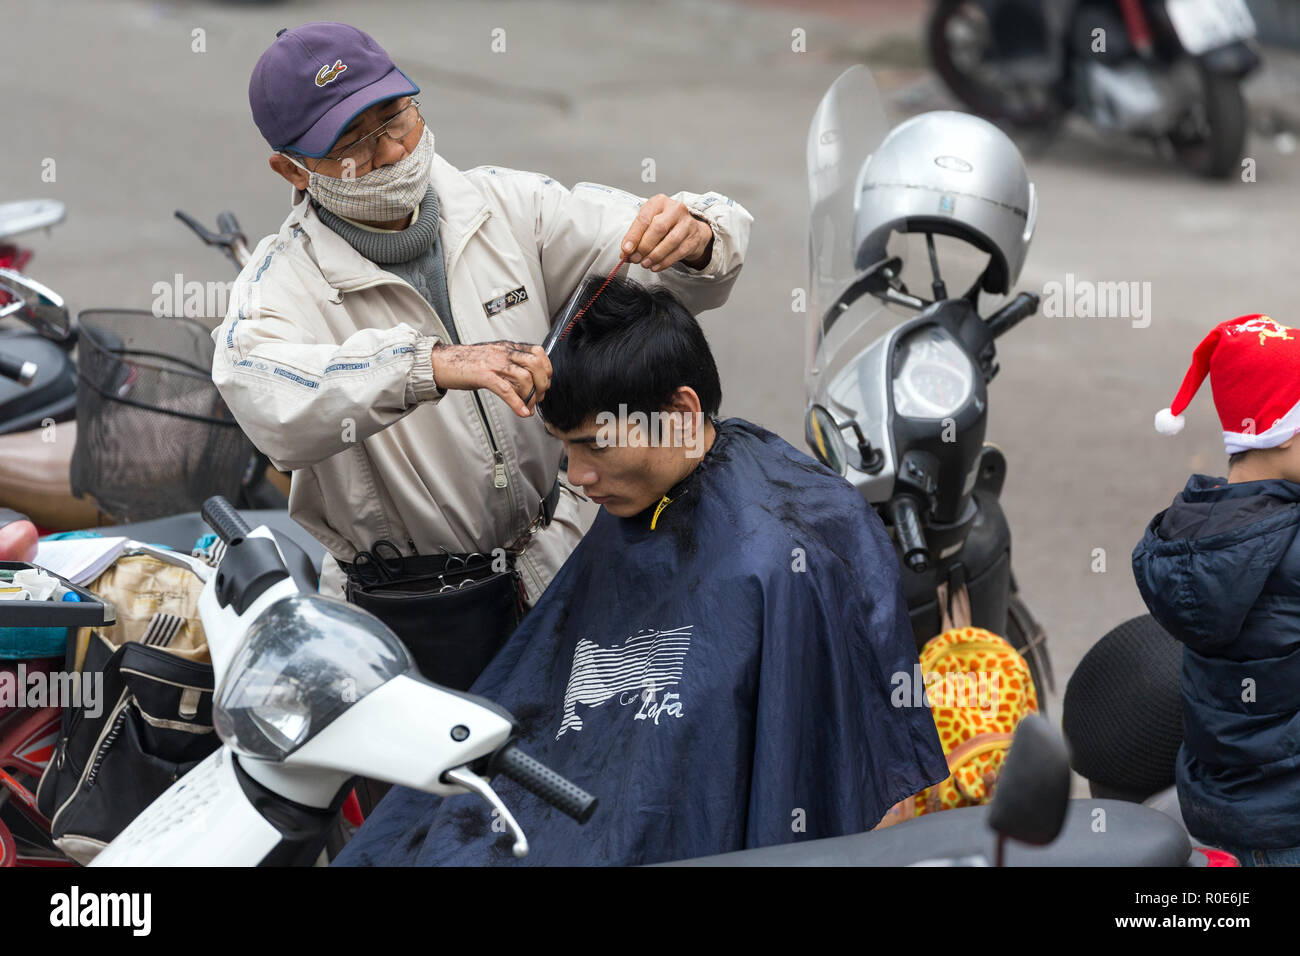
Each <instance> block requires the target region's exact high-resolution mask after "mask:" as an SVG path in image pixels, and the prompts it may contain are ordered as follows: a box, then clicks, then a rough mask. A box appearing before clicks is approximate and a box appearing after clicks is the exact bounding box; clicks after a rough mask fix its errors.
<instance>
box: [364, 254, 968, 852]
mask: <svg viewBox="0 0 1300 956" xmlns="http://www.w3.org/2000/svg"><path fill="white" fill-rule="evenodd" d="M598 285H599V280H597V281H596V283H594V284H593V283H592V282H591V281H590V280H589V281H588V283H587V284H586V286H585V287H584V289H583V290H582V293H581V295H580V298H581V299H582V300H583V301H586V299H588V298H590V295H591V293H592V292H594V291H595V289H596V288H597V287H598ZM589 290H590V291H589ZM551 359H552V364H553V366H554V376H553V379H552V384H551V388H550V391H548V392H547V393H546V396H545V398H544V400H543V401H542V403H541V405H540V406H539V407H540V409H541V412H542V417H543V419H544V421H545V424H546V428H547V430H548V431H549V432H550V433H551V434H552V435H555V436H556V437H558V438H560V439H561V440H562V441H563V442H564V445H565V450H566V452H567V453H568V460H569V464H568V478H569V481H570V482H571V483H573V484H575V485H580V486H581V487H582V488H583V490H584V492H585V493H586V494H587V495H588V496H590V497H591V499H592V500H593V501H595V502H597V503H599V504H600V505H601V506H602V508H601V511H600V513H599V515H598V516H597V518H596V521H595V523H594V524H593V526H592V528H591V530H590V531H589V532H588V534H587V535H586V537H585V538H583V540H582V541H581V542H580V543H579V545H578V547H577V549H576V550H575V551H574V552H573V554H572V555H571V556H570V557H569V559H568V560H567V561H566V562H565V564H564V565H563V567H562V568H561V569H560V571H559V573H558V574H557V576H556V578H555V581H554V583H552V585H551V587H550V588H549V589H548V590H547V591H546V592H545V594H543V595H542V597H541V600H540V601H539V602H538V603H537V605H536V606H535V607H534V608H533V609H532V611H531V612H530V613H529V614H528V616H527V618H525V620H524V622H523V624H522V625H521V626H520V627H519V629H518V630H517V631H516V632H515V633H514V635H513V636H512V637H511V638H510V639H509V640H508V641H507V643H506V644H505V646H504V647H503V648H502V649H501V651H500V653H499V654H498V655H497V657H496V658H495V659H494V660H493V662H492V663H491V664H490V665H488V667H487V669H486V670H485V671H484V672H483V674H482V676H481V677H480V678H479V680H478V682H477V683H476V684H475V686H474V688H473V691H474V692H475V693H478V694H481V695H483V696H485V697H487V698H489V699H491V700H494V701H497V702H499V703H500V704H502V705H503V706H504V707H506V708H507V709H508V710H510V711H511V712H512V713H513V714H514V715H515V716H516V717H517V718H518V719H519V720H520V722H521V724H522V734H521V738H522V739H521V743H522V746H523V748H524V749H525V750H527V751H528V752H530V753H532V754H533V755H534V756H536V757H537V758H538V759H540V760H542V761H543V762H544V763H546V764H547V765H548V766H550V767H553V768H554V769H555V770H556V771H558V772H559V773H561V774H563V775H564V776H566V777H568V778H569V779H570V780H573V781H574V782H575V783H577V784H578V785H579V786H581V787H583V788H584V789H586V790H587V791H588V792H590V793H592V794H594V795H595V796H596V797H598V798H599V800H600V806H599V808H598V809H597V811H596V813H595V815H594V816H593V817H592V818H591V820H590V822H588V823H587V824H586V825H585V826H583V827H578V826H577V825H576V824H574V823H573V822H572V821H571V820H569V819H568V818H567V817H564V816H563V815H562V814H560V813H559V812H558V811H555V810H552V809H551V808H549V807H548V806H547V805H546V804H544V803H542V802H541V801H539V800H538V799H537V798H536V797H533V796H532V795H531V794H529V793H527V792H526V791H524V790H522V789H521V788H518V787H517V786H515V785H514V784H512V783H510V782H509V781H507V780H505V779H504V778H500V777H498V778H497V779H496V780H494V786H495V787H496V788H497V790H498V792H499V793H500V794H501V796H502V798H503V799H504V800H505V802H506V804H507V806H509V807H510V808H511V810H512V812H513V813H515V815H516V817H517V819H518V820H519V822H520V824H521V825H522V827H523V829H524V832H525V833H526V834H527V835H528V838H529V841H530V844H531V846H532V850H531V852H530V854H529V855H528V856H527V857H526V858H525V859H524V860H522V861H514V858H513V857H512V856H511V854H510V844H511V840H510V838H509V835H508V834H502V833H500V832H498V831H499V830H500V828H499V827H498V828H497V830H494V829H493V827H492V825H491V824H492V821H491V819H490V818H489V815H488V813H489V811H488V809H487V808H486V806H485V805H484V804H483V803H482V802H481V801H479V799H478V798H477V797H455V798H450V799H446V800H437V799H434V798H431V797H429V796H427V795H424V794H420V793H416V792H414V791H409V790H403V789H397V790H394V791H393V792H392V793H391V794H390V795H389V796H388V797H387V798H386V799H385V800H384V801H383V803H381V804H380V805H379V807H378V808H377V809H376V811H375V813H374V815H373V816H372V818H371V819H370V820H369V821H367V823H366V825H365V826H364V827H363V828H362V830H361V831H360V833H358V835H357V837H356V839H354V840H353V842H352V843H351V844H350V845H349V846H348V847H347V848H346V849H345V851H344V853H343V855H342V857H341V858H340V862H342V863H345V864H348V863H350V864H379V865H386V864H462V865H469V864H479V863H497V862H500V863H506V862H524V863H532V864H640V863H653V862H658V861H665V860H673V859H683V858H687V857H694V856H702V855H707V854H714V853H723V852H726V851H730V850H739V849H744V848H747V847H756V846H765V845H769V844H775V843H784V842H790V841H794V840H803V839H813V838H817V837H826V836H835V835H840V834H846V833H853V832H859V831H864V830H869V829H871V828H872V827H873V826H875V824H876V823H877V822H878V821H879V820H880V818H881V817H882V816H883V815H884V813H885V811H886V810H888V809H889V808H890V807H891V806H892V805H893V804H895V803H896V802H898V801H899V800H902V799H903V798H905V797H908V796H910V795H912V794H914V793H917V792H918V791H920V790H921V789H923V788H924V787H926V786H928V785H930V784H933V783H936V782H938V781H940V780H942V779H943V778H945V777H946V776H947V775H948V770H947V765H946V763H945V761H944V756H943V751H942V750H941V748H940V746H939V740H938V736H937V734H936V732H935V728H934V722H933V720H932V719H931V716H930V712H929V711H928V709H926V708H924V707H902V708H896V707H894V706H892V705H891V703H890V691H891V677H892V675H895V674H899V673H905V674H911V673H912V670H913V668H914V667H915V666H916V663H917V655H916V648H915V644H914V642H913V637H912V629H911V625H910V623H909V620H908V614H907V605H906V601H905V600H904V597H903V592H902V588H901V585H900V582H899V571H898V561H897V559H896V557H895V553H894V548H893V546H892V545H891V543H890V541H889V538H888V537H887V536H886V533H885V530H884V527H883V525H882V524H881V522H880V520H879V518H878V517H877V516H876V515H875V513H874V512H873V511H872V509H871V507H870V506H869V505H868V504H867V503H866V502H865V501H864V500H863V499H862V497H861V496H860V495H859V494H858V493H857V492H856V491H855V490H854V489H853V488H852V487H851V486H850V485H849V484H848V483H847V482H846V481H844V479H843V478H841V477H840V476H838V475H836V474H833V473H832V472H831V471H830V470H828V469H826V468H824V467H823V466H821V465H820V464H818V463H817V462H815V461H814V460H813V459H811V458H809V457H808V456H806V455H804V454H802V453H800V452H798V451H796V450H795V449H794V448H792V447H791V446H790V445H788V444H787V443H786V442H784V441H782V440H781V439H780V438H778V437H777V436H775V435H773V434H772V433H770V432H768V431H765V430H764V429H762V428H760V427H758V426H757V425H753V424H750V423H749V422H746V421H742V420H740V419H728V420H725V421H716V420H715V419H714V417H713V416H714V415H715V414H716V412H717V410H718V407H719V404H720V402H721V398H722V394H721V386H720V384H719V382H718V373H717V368H716V367H715V365H714V361H713V356H712V355H711V354H710V352H709V347H708V343H707V341H706V340H705V338H704V334H703V332H702V331H701V329H700V326H699V324H698V323H697V322H696V320H695V318H694V317H693V316H692V315H691V314H690V313H689V312H688V311H686V309H685V308H683V306H682V305H681V303H680V302H679V301H678V300H677V299H676V298H675V297H674V296H673V294H672V293H671V292H668V291H666V290H657V291H650V290H647V289H645V288H642V287H641V286H639V285H636V284H635V283H632V282H629V281H626V280H621V279H620V280H615V281H614V282H612V283H611V284H610V285H609V286H608V287H607V288H605V290H604V291H603V292H601V293H600V295H599V296H598V297H597V298H596V299H595V301H594V303H593V304H592V305H591V306H590V308H589V309H588V311H587V312H586V313H585V314H583V315H582V317H581V318H580V319H579V320H578V321H577V323H576V324H575V325H574V326H573V327H572V330H571V331H570V332H569V334H568V336H567V337H566V338H564V339H563V340H562V341H561V342H560V343H559V345H558V346H557V348H556V349H555V351H554V352H553V353H552V356H551Z"/></svg>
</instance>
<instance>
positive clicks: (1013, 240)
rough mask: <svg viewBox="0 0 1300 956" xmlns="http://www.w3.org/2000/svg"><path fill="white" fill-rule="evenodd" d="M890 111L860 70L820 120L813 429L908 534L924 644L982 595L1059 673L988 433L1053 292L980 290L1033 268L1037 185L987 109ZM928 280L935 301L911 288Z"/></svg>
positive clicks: (1034, 667) (844, 80)
mask: <svg viewBox="0 0 1300 956" xmlns="http://www.w3.org/2000/svg"><path fill="white" fill-rule="evenodd" d="M884 117H885V114H884V109H883V107H882V105H881V101H880V96H879V93H878V92H877V90H876V86H875V82H874V81H873V80H872V78H871V74H870V73H869V72H868V71H867V70H866V69H865V68H864V67H860V66H858V67H853V68H851V69H849V70H847V71H846V72H845V73H844V74H843V75H841V76H840V77H839V79H837V80H836V81H835V83H834V84H833V85H832V86H831V88H830V89H829V90H828V91H827V93H826V95H825V97H824V98H823V99H822V101H821V104H820V105H819V106H818V108H817V112H816V114H815V116H814V117H813V122H812V126H811V128H810V130H809V133H808V144H807V150H808V154H807V158H808V185H809V198H810V205H811V220H810V253H811V282H810V286H811V288H810V302H811V307H810V312H809V320H808V321H809V333H810V337H809V345H808V366H807V377H806V388H807V393H808V412H807V416H806V419H805V423H806V438H807V441H808V444H809V446H810V447H811V448H812V450H813V452H814V453H815V454H816V455H817V457H818V458H819V459H820V460H821V461H822V462H823V463H825V464H826V465H828V466H829V467H830V468H832V469H834V470H835V471H837V472H839V473H840V474H841V475H844V476H845V477H846V478H847V479H848V480H849V481H850V482H851V483H852V484H853V485H854V486H855V487H857V488H858V490H859V491H860V492H861V493H862V495H863V497H864V498H866V500H867V501H869V502H870V503H871V504H872V505H873V506H874V507H875V508H876V510H877V512H878V513H879V514H880V516H881V518H882V519H883V520H884V522H885V524H886V526H887V527H888V529H889V531H890V534H891V535H892V536H893V538H894V541H895V543H896V545H897V549H898V554H899V560H900V562H901V563H902V566H903V587H904V590H905V591H906V594H907V601H908V607H909V610H910V612H911V617H912V627H913V630H914V632H915V636H916V641H917V645H918V647H920V646H922V645H924V643H925V642H926V641H927V640H929V639H930V638H931V637H933V636H934V635H936V634H938V633H939V632H940V631H941V630H943V629H944V628H945V627H946V626H949V625H948V624H947V623H946V622H948V621H950V620H953V619H955V618H957V617H962V616H966V615H958V614H957V613H956V612H957V611H958V610H960V609H961V608H963V607H964V605H965V604H966V603H967V602H968V603H969V615H968V617H969V620H970V623H971V624H973V625H975V626H977V627H982V628H985V629H987V630H989V631H992V632H994V633H995V634H1000V635H1003V636H1005V637H1006V638H1007V639H1008V640H1009V641H1010V642H1011V644H1012V645H1013V646H1015V647H1016V649H1017V650H1019V651H1020V652H1021V654H1022V655H1023V656H1024V657H1025V658H1026V660H1027V662H1028V664H1029V667H1030V671H1031V673H1032V675H1033V679H1034V681H1035V684H1036V686H1038V687H1039V688H1040V689H1041V688H1043V687H1044V686H1046V687H1048V688H1051V687H1053V679H1052V671H1051V661H1050V658H1049V656H1048V652H1047V646H1046V635H1045V633H1044V632H1043V629H1042V628H1041V627H1040V626H1039V625H1038V624H1037V622H1035V621H1034V619H1033V617H1032V615H1031V614H1030V613H1029V610H1028V608H1027V607H1026V606H1025V604H1024V602H1023V601H1022V600H1021V598H1020V597H1019V594H1018V592H1017V589H1016V584H1015V578H1014V576H1013V574H1012V570H1011V532H1010V529H1009V527H1008V525H1007V520H1006V517H1005V515H1004V514H1003V512H1002V508H1001V505H1000V504H999V497H1000V495H1001V492H1002V486H1003V482H1004V480H1005V478H1006V472H1007V463H1006V459H1005V457H1004V456H1003V454H1002V452H1001V451H1000V450H999V449H998V448H997V447H996V446H994V445H991V444H985V442H984V432H985V426H986V423H987V420H988V393H987V385H988V383H989V382H990V381H991V380H992V378H993V377H994V376H995V375H996V374H997V371H998V364H997V361H996V351H995V349H994V340H995V339H997V338H998V336H1000V335H1002V334H1004V333H1006V332H1007V331H1009V330H1010V329H1012V328H1013V327H1014V326H1015V325H1016V324H1017V323H1019V322H1021V321H1022V320H1023V319H1025V318H1027V317H1028V316H1030V315H1032V314H1033V313H1034V312H1035V311H1036V310H1037V307H1038V297H1037V296H1036V295H1033V294H1030V293H1021V294H1020V295H1018V296H1016V297H1015V298H1014V299H1012V300H1011V301H1010V302H1009V303H1008V304H1006V305H1004V306H1003V307H1002V308H1000V309H997V310H996V311H993V312H991V314H988V315H987V316H986V317H984V318H981V316H980V313H979V311H978V309H979V306H980V295H981V292H983V293H988V294H991V295H1001V294H1003V293H1006V292H1008V291H1009V290H1010V289H1011V287H1012V285H1013V284H1014V282H1015V281H1016V278H1017V277H1018V275H1019V273H1020V267H1021V265H1022V264H1023V262H1024V258H1025V255H1026V253H1027V251H1028V246H1029V242H1030V239H1031V238H1032V235H1033V229H1034V222H1035V218H1036V214H1037V202H1036V198H1035V193H1034V188H1033V184H1032V183H1030V182H1029V181H1028V177H1027V174H1026V172H1025V170H1024V164H1023V161H1022V160H1021V158H1020V154H1019V152H1018V151H1017V150H1016V147H1015V146H1014V144H1012V143H1011V141H1010V140H1009V139H1008V138H1007V137H1006V136H1005V135H1004V134H1003V133H1002V132H1001V131H999V130H998V129H997V128H996V127H994V126H992V125H991V124H989V123H987V122H985V121H984V120H981V119H978V118H977V117H973V116H969V115H967V114H963V113H950V112H941V113H928V114H924V115H922V116H919V117H915V118H913V119H912V120H909V121H908V122H906V123H904V124H902V125H901V126H899V127H898V128H897V129H895V130H893V131H892V132H889V129H888V124H887V123H886V121H885V118H884ZM886 134H888V135H886ZM941 259H942V260H943V261H944V262H945V263H946V265H945V267H944V268H945V270H947V271H946V275H947V278H945V277H944V273H941V271H940V260H941ZM926 264H928V266H929V270H930V272H929V275H928V277H927V276H926V275H925V268H924V267H925V265H926ZM926 278H928V279H929V280H930V281H929V290H928V291H929V292H930V294H931V295H932V296H933V298H926V297H925V296H923V295H922V294H920V293H919V292H917V291H912V286H920V285H921V284H922V283H924V282H925V279H926ZM950 281H951V282H954V284H956V283H958V282H960V283H961V286H960V287H961V289H963V290H964V291H962V292H961V293H960V294H957V295H950V294H949V292H948V283H949V282H950ZM909 283H910V285H909ZM846 436H847V438H846ZM1039 700H1040V703H1041V701H1042V696H1041V694H1040V697H1039Z"/></svg>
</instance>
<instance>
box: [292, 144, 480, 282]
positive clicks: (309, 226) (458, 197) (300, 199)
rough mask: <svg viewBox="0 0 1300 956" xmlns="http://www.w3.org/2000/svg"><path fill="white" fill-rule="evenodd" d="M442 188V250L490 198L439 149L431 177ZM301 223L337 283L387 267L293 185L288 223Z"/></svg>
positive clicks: (473, 224)
mask: <svg viewBox="0 0 1300 956" xmlns="http://www.w3.org/2000/svg"><path fill="white" fill-rule="evenodd" d="M429 182H430V184H431V185H432V186H433V190H434V192H436V193H437V194H438V221H439V226H438V233H439V236H440V237H441V238H442V248H443V249H444V254H446V255H450V254H451V250H454V249H457V248H459V246H460V244H461V242H462V240H463V239H464V238H465V237H466V236H467V235H468V234H469V233H471V232H473V231H474V230H475V229H477V228H478V226H479V225H480V224H481V223H482V217H483V214H484V213H485V212H486V211H487V202H486V200H484V198H483V196H482V194H481V193H480V192H479V191H478V190H477V189H475V188H474V185H473V184H472V183H471V182H470V181H469V179H468V178H467V177H466V176H465V174H464V173H462V172H461V171H460V170H459V169H457V168H456V167H455V166H453V165H451V163H449V162H447V161H446V160H445V159H443V158H442V157H441V156H440V155H438V154H437V153H434V155H433V170H432V173H431V174H430V177H429ZM294 227H297V228H300V229H301V230H302V231H303V232H305V233H306V234H307V238H308V239H310V240H311V251H312V254H313V255H314V256H315V259H316V264H317V265H318V266H319V267H320V271H321V274H322V275H323V276H324V277H325V281H326V282H328V283H329V284H330V285H331V286H333V287H334V288H335V289H338V290H340V291H343V292H346V291H348V290H349V289H352V288H356V287H358V286H362V285H366V284H368V283H370V282H373V281H375V279H376V278H378V277H379V276H380V275H381V274H383V273H384V270H383V269H382V268H381V267H379V266H378V265H376V264H375V263H373V262H371V261H370V260H369V259H367V258H366V257H365V256H363V255H361V253H359V252H357V251H356V250H355V249H353V248H352V246H351V245H349V244H348V242H347V240H345V239H344V238H343V237H342V236H340V235H339V234H338V233H336V232H335V231H334V230H333V229H331V228H330V227H329V226H327V225H325V223H324V222H322V221H321V218H320V216H318V215H317V214H316V210H315V209H314V208H312V204H311V200H310V197H309V196H308V195H307V193H306V192H305V191H304V190H301V189H295V190H293V209H292V210H290V212H289V217H288V218H287V219H286V220H285V222H284V226H283V227H281V228H282V230H284V229H293V228H294Z"/></svg>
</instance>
